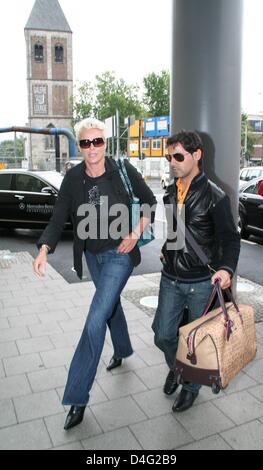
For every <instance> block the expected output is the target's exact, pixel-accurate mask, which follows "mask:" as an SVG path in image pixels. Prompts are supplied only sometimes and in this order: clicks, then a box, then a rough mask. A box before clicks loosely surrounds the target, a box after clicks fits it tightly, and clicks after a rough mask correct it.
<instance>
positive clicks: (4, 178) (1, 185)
mask: <svg viewBox="0 0 263 470" xmlns="http://www.w3.org/2000/svg"><path fill="white" fill-rule="evenodd" d="M11 181H12V174H11V173H10V174H2V175H1V174H0V191H8V190H10V189H11Z"/></svg>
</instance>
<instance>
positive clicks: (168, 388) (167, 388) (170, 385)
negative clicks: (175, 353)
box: [163, 370, 179, 395]
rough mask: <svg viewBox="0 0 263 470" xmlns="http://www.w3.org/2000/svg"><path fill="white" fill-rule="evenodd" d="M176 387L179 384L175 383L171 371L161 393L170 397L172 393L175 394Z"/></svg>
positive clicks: (173, 374)
mask: <svg viewBox="0 0 263 470" xmlns="http://www.w3.org/2000/svg"><path fill="white" fill-rule="evenodd" d="M178 386H179V384H178V383H177V376H176V375H175V373H174V371H173V370H170V372H169V374H168V375H167V377H166V381H165V384H164V386H163V391H164V393H165V395H172V393H174V392H175V390H176V389H177V387H178Z"/></svg>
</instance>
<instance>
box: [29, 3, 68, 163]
mask: <svg viewBox="0 0 263 470" xmlns="http://www.w3.org/2000/svg"><path fill="white" fill-rule="evenodd" d="M25 39H26V51H27V52H26V54H27V89H28V126H29V127H33V128H36V127H37V128H40V127H41V128H42V127H60V128H61V127H63V128H68V129H70V128H71V118H72V106H71V97H72V92H73V71H72V31H71V29H70V27H69V24H68V22H67V20H66V18H65V15H64V13H63V11H62V9H61V6H60V4H59V2H58V0H36V1H35V4H34V6H33V9H32V11H31V14H30V16H29V19H28V21H27V24H26V26H25ZM60 148H61V157H62V160H64V161H65V160H66V159H67V158H68V141H67V138H66V137H64V136H61V137H60ZM27 154H28V157H29V162H30V164H31V165H33V166H34V167H38V168H39V169H54V168H55V138H54V137H52V136H46V135H42V134H27Z"/></svg>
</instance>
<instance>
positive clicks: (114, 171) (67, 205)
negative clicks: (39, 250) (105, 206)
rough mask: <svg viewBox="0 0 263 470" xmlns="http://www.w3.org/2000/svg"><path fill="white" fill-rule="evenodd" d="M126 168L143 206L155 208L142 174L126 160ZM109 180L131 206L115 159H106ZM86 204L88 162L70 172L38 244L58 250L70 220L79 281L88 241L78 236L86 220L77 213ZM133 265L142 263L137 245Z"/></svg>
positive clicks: (120, 201)
mask: <svg viewBox="0 0 263 470" xmlns="http://www.w3.org/2000/svg"><path fill="white" fill-rule="evenodd" d="M125 166H126V169H127V173H128V176H129V178H130V181H131V184H132V187H133V192H134V194H135V196H137V197H138V198H139V199H140V202H141V204H149V205H150V206H151V207H153V206H155V204H156V199H155V197H154V194H153V193H152V191H151V190H150V188H149V187H148V186H147V185H146V183H145V182H144V180H143V178H142V177H141V175H140V174H139V173H138V172H137V170H136V169H135V168H134V166H133V165H131V164H130V163H129V162H128V161H127V160H125ZM105 169H106V177H107V178H108V180H109V183H110V184H111V186H112V188H113V189H114V192H115V193H116V195H117V196H118V200H119V203H121V204H125V205H126V206H127V207H129V196H128V194H127V192H126V190H125V188H124V186H123V183H122V180H121V178H120V175H119V170H118V167H117V164H116V162H115V161H114V160H112V159H109V158H107V157H106V158H105ZM84 203H85V163H84V162H82V163H80V164H79V165H77V166H75V167H74V168H72V169H71V170H69V171H68V172H67V173H66V175H65V177H64V180H63V181H62V185H61V188H60V191H59V195H58V199H57V202H56V204H55V207H54V212H53V215H52V217H51V220H50V222H49V224H48V226H47V227H46V229H45V230H44V232H43V233H42V235H41V237H40V239H39V240H38V242H37V246H38V247H40V246H41V245H42V244H46V245H48V246H49V247H50V248H51V250H50V253H53V252H54V251H55V248H56V245H57V243H58V241H59V239H60V237H61V233H62V231H63V227H64V224H65V222H66V221H67V220H69V218H70V219H71V221H72V224H73V234H74V242H73V256H74V268H75V270H76V272H77V274H78V276H79V277H80V278H82V271H83V270H82V255H83V251H84V249H85V240H82V239H80V238H79V237H78V234H77V226H78V224H79V222H80V221H81V220H82V219H83V217H81V216H78V215H77V210H78V208H79V206H80V205H81V204H84ZM151 215H152V220H151V222H153V221H154V211H153V212H152V213H151ZM129 254H130V257H131V259H132V262H133V264H134V266H137V265H138V264H139V263H140V261H141V255H140V250H139V248H138V247H137V245H135V247H134V249H133V250H132V251H131V252H130V253H129Z"/></svg>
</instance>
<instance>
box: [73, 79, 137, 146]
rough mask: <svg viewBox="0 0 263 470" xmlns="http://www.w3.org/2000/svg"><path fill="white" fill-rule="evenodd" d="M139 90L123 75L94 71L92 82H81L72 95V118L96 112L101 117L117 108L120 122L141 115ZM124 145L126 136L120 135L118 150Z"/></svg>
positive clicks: (78, 118) (114, 111)
mask: <svg viewBox="0 0 263 470" xmlns="http://www.w3.org/2000/svg"><path fill="white" fill-rule="evenodd" d="M138 92H139V88H138V87H137V86H136V85H128V84H127V83H125V81H124V80H123V79H122V78H121V79H117V78H116V76H115V74H114V72H109V71H107V72H104V73H103V74H102V75H97V76H96V81H95V83H94V85H91V84H90V83H88V82H83V83H82V84H81V86H80V87H79V88H78V89H77V94H76V95H75V96H74V97H73V110H74V122H76V121H77V120H80V119H83V118H84V117H87V116H95V117H97V118H98V119H100V120H102V121H103V120H105V119H107V118H108V117H110V116H115V114H116V110H117V109H118V111H119V116H120V125H121V126H122V125H123V123H124V119H125V117H127V116H130V115H135V117H136V118H140V117H144V115H145V112H146V111H145V109H144V106H143V104H142V103H141V101H140V99H139V98H138ZM123 130H124V129H123V128H121V131H123ZM126 137H127V136H126ZM126 148H127V142H126V138H123V139H121V150H122V151H125V150H126Z"/></svg>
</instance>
